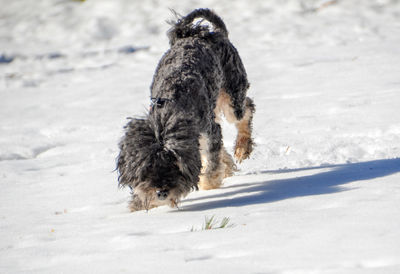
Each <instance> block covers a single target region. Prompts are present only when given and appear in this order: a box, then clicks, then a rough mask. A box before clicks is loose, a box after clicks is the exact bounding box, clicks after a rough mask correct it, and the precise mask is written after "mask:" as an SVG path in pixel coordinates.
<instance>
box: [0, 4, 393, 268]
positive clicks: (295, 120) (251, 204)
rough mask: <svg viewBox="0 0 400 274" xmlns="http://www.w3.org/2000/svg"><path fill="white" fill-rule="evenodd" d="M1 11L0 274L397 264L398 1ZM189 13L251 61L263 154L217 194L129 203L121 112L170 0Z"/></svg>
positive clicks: (140, 106) (157, 45)
mask: <svg viewBox="0 0 400 274" xmlns="http://www.w3.org/2000/svg"><path fill="white" fill-rule="evenodd" d="M0 5H1V9H0V183H1V191H0V273H284V274H287V273H290V274H292V273H293V274H294V273H295V274H297V273H400V184H399V182H400V111H399V107H400V47H399V45H400V2H399V1H395V0H379V1H378V0H377V1H362V0H354V1H318V0H315V1H312V0H309V1H307V0H297V1H294V0H292V1H281V0H270V1H262V0H258V1H228V0H204V1H196V0H193V1H179V2H178V1H172V0H168V1H165V0H163V1H161V0H159V1H157V0H154V1H131V0H113V1H109V0H87V1H85V2H80V1H72V0H71V1H67V0H35V1H33V0H15V1H6V0H0ZM197 7H209V8H212V9H214V10H215V11H216V12H217V13H218V14H219V15H220V16H221V17H222V18H223V19H224V20H225V23H226V25H227V27H228V29H229V31H230V38H231V40H232V42H233V43H234V44H235V46H236V47H237V48H238V50H239V53H240V54H241V57H242V59H243V62H244V64H245V66H246V68H247V71H248V75H249V78H250V82H251V89H250V91H249V95H250V96H251V97H252V98H254V100H255V103H256V105H257V112H256V116H255V121H254V132H255V141H256V143H257V147H256V149H255V151H254V154H253V156H252V158H251V159H250V160H247V161H246V162H244V163H243V164H242V165H240V169H241V170H240V171H239V172H238V174H237V176H235V177H232V178H229V179H227V180H226V181H225V184H224V186H223V188H221V189H218V190H211V191H199V192H194V193H192V194H190V195H189V196H188V197H187V199H186V200H184V201H183V202H182V204H181V207H180V210H176V209H170V208H166V207H160V208H156V209H153V210H151V211H149V212H148V213H146V212H135V213H130V212H129V211H128V209H127V202H128V200H129V191H128V190H120V189H118V187H117V174H116V172H113V170H114V168H115V158H116V156H117V154H118V149H117V144H118V141H119V138H120V137H121V136H122V134H123V131H122V128H123V125H124V124H125V123H126V122H127V120H126V119H125V118H126V117H129V116H134V115H140V114H143V113H144V112H145V111H146V109H147V106H148V103H149V97H148V96H149V85H150V82H151V79H152V76H153V72H154V70H155V67H156V64H157V62H158V60H159V59H160V57H161V55H162V54H163V52H164V51H165V50H166V49H167V47H168V40H167V38H166V35H165V32H166V31H167V30H168V28H169V26H168V25H167V24H166V23H165V20H168V19H171V17H172V16H171V13H170V11H169V9H168V8H173V9H176V10H177V11H178V12H179V13H182V14H185V13H187V12H189V11H191V10H192V9H194V8H197ZM224 134H225V144H226V146H227V147H228V149H229V150H232V145H233V140H234V129H233V127H232V126H229V125H225V124H224ZM211 216H215V218H216V219H217V220H218V221H220V220H222V219H223V218H224V217H229V218H230V224H232V225H233V226H232V227H227V228H223V229H215V230H202V226H203V225H204V219H205V218H206V217H211Z"/></svg>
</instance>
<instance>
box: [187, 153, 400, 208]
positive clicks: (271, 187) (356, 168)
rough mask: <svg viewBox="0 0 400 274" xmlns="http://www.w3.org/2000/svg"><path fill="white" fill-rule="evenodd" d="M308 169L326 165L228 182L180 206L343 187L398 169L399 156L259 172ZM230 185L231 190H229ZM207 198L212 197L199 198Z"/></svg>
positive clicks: (266, 199)
mask: <svg viewBox="0 0 400 274" xmlns="http://www.w3.org/2000/svg"><path fill="white" fill-rule="evenodd" d="M312 169H314V170H318V169H321V170H326V169H328V171H322V172H321V173H316V174H313V175H307V176H302V177H293V178H289V179H280V180H273V181H265V182H261V183H245V184H236V185H232V186H229V185H228V186H226V187H224V188H222V189H221V190H222V191H223V192H222V193H218V194H213V195H204V196H202V197H198V198H193V199H187V200H186V201H184V203H183V207H182V208H181V210H184V211H201V210H210V209H216V208H223V207H240V206H246V205H253V204H263V203H270V202H275V201H280V200H285V199H290V198H294V197H301V196H310V195H320V194H328V193H336V192H341V191H346V190H349V188H344V187H342V185H344V184H348V183H351V182H355V181H361V180H369V179H374V178H379V177H384V176H388V175H390V174H394V173H397V172H400V158H396V159H387V160H375V161H369V162H362V163H352V164H343V165H332V166H321V167H311V168H304V169H292V170H279V171H264V172H262V173H263V174H274V173H275V174H276V173H294V176H296V174H295V172H300V171H306V170H312ZM231 189H233V191H230V190H231ZM235 196H238V197H235ZM210 199H212V201H203V200H210Z"/></svg>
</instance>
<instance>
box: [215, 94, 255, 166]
mask: <svg viewBox="0 0 400 274" xmlns="http://www.w3.org/2000/svg"><path fill="white" fill-rule="evenodd" d="M254 111H255V106H254V103H253V100H251V99H250V98H249V97H246V98H245V100H244V103H243V106H242V109H241V110H240V111H235V108H234V106H232V98H231V96H230V95H229V94H228V93H226V92H225V90H223V89H222V90H221V91H220V94H219V97H218V100H217V108H216V112H223V113H224V116H225V118H226V120H227V121H228V122H229V123H233V124H235V126H236V128H237V130H238V134H237V137H236V141H235V158H236V160H237V161H238V162H239V163H241V162H242V161H243V160H245V159H247V158H249V157H250V154H251V152H252V151H253V146H254V142H253V139H252V137H251V134H252V122H253V113H254ZM237 113H244V114H243V117H241V118H239V117H238V115H237Z"/></svg>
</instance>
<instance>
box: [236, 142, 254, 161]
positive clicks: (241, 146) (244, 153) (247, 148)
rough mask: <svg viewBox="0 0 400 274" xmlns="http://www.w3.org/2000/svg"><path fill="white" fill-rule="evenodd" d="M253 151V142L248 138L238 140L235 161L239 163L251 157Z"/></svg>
mask: <svg viewBox="0 0 400 274" xmlns="http://www.w3.org/2000/svg"><path fill="white" fill-rule="evenodd" d="M252 151H253V140H252V139H251V138H247V137H240V138H238V139H237V140H236V146H235V159H236V161H237V162H238V163H241V162H242V161H243V160H246V159H248V158H249V157H250V154H251V152H252Z"/></svg>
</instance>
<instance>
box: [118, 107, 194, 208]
mask: <svg viewBox="0 0 400 274" xmlns="http://www.w3.org/2000/svg"><path fill="white" fill-rule="evenodd" d="M195 124H196V123H194V121H193V119H191V118H190V117H185V116H183V115H180V114H177V113H176V111H174V110H173V109H171V107H170V106H166V107H164V108H162V109H156V110H154V111H152V112H151V113H150V114H149V115H148V116H147V117H145V118H144V119H132V120H131V121H130V122H129V123H128V124H127V125H126V133H125V136H124V137H123V139H122V140H121V142H120V145H119V146H120V154H119V156H118V161H117V169H118V171H119V174H120V176H119V184H120V186H130V187H131V188H133V189H134V194H135V196H136V199H139V200H140V202H141V203H142V206H141V207H142V209H149V208H152V207H154V206H159V205H169V206H171V207H175V206H177V204H178V203H179V201H180V199H181V198H183V197H184V196H186V195H187V194H188V193H189V192H190V191H191V190H193V189H197V183H198V180H199V174H200V169H201V161H200V153H199V141H198V140H199V133H198V129H197V127H196V126H195ZM140 202H139V203H138V201H136V202H135V203H136V204H140Z"/></svg>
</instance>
